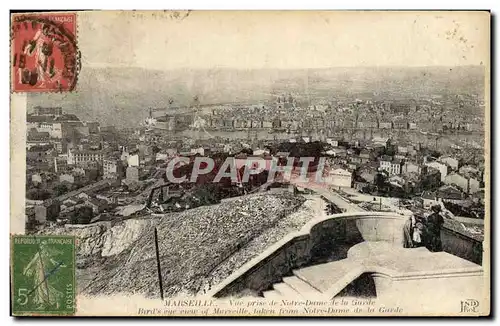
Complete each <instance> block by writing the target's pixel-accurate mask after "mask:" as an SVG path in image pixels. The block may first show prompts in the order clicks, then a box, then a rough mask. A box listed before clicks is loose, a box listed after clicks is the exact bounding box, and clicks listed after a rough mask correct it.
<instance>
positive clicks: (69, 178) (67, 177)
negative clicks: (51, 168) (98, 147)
mask: <svg viewBox="0 0 500 326" xmlns="http://www.w3.org/2000/svg"><path fill="white" fill-rule="evenodd" d="M59 182H67V183H75V176H74V175H72V174H69V173H63V174H61V175H59Z"/></svg>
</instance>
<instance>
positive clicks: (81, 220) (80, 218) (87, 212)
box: [69, 206, 94, 224]
mask: <svg viewBox="0 0 500 326" xmlns="http://www.w3.org/2000/svg"><path fill="white" fill-rule="evenodd" d="M93 217H94V211H93V210H92V207H90V206H81V207H78V208H77V209H75V210H74V212H73V213H72V214H71V216H70V219H69V221H70V223H71V224H89V223H90V221H91V220H92V218H93Z"/></svg>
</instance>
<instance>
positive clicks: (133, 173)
mask: <svg viewBox="0 0 500 326" xmlns="http://www.w3.org/2000/svg"><path fill="white" fill-rule="evenodd" d="M126 178H127V182H138V181H139V169H138V168H137V167H136V166H129V167H127V171H126Z"/></svg>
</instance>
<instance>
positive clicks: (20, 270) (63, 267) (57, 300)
mask: <svg viewBox="0 0 500 326" xmlns="http://www.w3.org/2000/svg"><path fill="white" fill-rule="evenodd" d="M11 248H12V250H11V280H12V286H11V290H12V293H11V301H12V304H11V307H12V314H13V315H14V316H23V315H25V316H34V315H73V314H74V313H75V291H76V287H75V285H76V284H75V238H74V237H70V236H41V235H40V236H24V235H23V236H20V235H19V236H16V235H15V236H12V237H11Z"/></svg>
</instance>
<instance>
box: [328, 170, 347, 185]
mask: <svg viewBox="0 0 500 326" xmlns="http://www.w3.org/2000/svg"><path fill="white" fill-rule="evenodd" d="M325 182H326V183H327V184H329V185H331V186H332V187H347V188H350V187H351V185H352V173H351V172H349V171H347V170H344V169H335V170H332V171H330V173H329V174H328V176H327V177H325Z"/></svg>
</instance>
